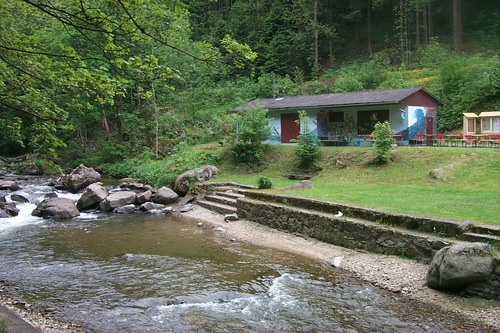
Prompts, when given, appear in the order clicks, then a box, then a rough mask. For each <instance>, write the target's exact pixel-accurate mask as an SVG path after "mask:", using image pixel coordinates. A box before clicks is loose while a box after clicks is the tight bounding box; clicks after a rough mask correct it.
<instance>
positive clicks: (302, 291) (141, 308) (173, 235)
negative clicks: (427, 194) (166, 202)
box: [0, 180, 470, 332]
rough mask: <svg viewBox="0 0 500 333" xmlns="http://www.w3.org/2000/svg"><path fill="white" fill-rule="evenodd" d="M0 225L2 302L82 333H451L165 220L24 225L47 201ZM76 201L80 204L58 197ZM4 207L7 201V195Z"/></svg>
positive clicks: (140, 217) (32, 190) (91, 217)
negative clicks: (5, 294)
mask: <svg viewBox="0 0 500 333" xmlns="http://www.w3.org/2000/svg"><path fill="white" fill-rule="evenodd" d="M21 191H22V192H23V193H28V195H29V197H30V203H25V204H21V205H18V207H19V208H20V209H21V211H20V215H19V216H17V217H13V218H5V219H0V254H1V255H0V280H3V281H4V282H6V283H8V284H9V285H10V286H11V287H10V288H9V296H10V297H12V298H14V299H18V300H22V301H23V302H26V303H28V304H30V305H31V306H32V307H33V308H36V309H39V310H41V311H42V310H44V309H45V310H46V311H47V312H50V313H51V315H52V316H54V318H56V319H57V320H60V321H63V322H71V323H74V324H77V325H80V326H82V327H84V328H86V329H88V330H89V331H91V332H374V331H377V332H423V331H426V332H453V331H457V330H458V329H460V328H464V327H468V325H470V324H468V323H466V322H463V320H462V319H461V318H459V317H458V316H453V315H450V314H445V313H442V312H439V311H436V309H433V308H426V307H422V306H419V305H417V306H416V304H415V303H412V302H410V301H408V299H406V298H404V297H402V296H400V295H396V294H393V293H390V292H387V291H384V290H381V289H378V288H376V287H374V286H372V285H370V284H367V283H364V282H362V281H359V280H356V279H354V278H352V277H350V276H349V275H348V274H347V273H345V272H343V271H342V270H332V269H330V268H328V267H324V266H323V265H320V264H319V263H317V262H314V261H312V260H309V259H306V258H303V257H300V256H295V255H292V254H289V253H285V252H279V251H276V250H271V249H266V248H260V247H255V246H250V245H248V244H244V243H240V242H231V241H230V240H229V239H227V238H225V237H220V235H219V234H220V231H218V230H212V229H211V228H205V227H200V226H198V224H197V223H196V221H194V220H190V219H185V218H180V217H176V216H171V215H167V216H165V215H161V216H158V215H148V214H131V215H112V214H107V213H106V214H105V213H100V212H90V213H84V214H82V215H81V216H80V217H78V218H75V219H72V220H65V221H52V220H43V219H41V218H37V217H32V216H31V215H30V213H31V211H32V210H33V209H34V208H35V206H36V203H37V202H38V201H40V200H41V197H42V196H43V195H44V194H45V193H47V192H53V191H54V189H52V188H51V187H49V186H46V185H44V183H43V181H41V180H38V181H36V182H33V181H31V182H28V183H25V184H23V185H22V190H21ZM58 195H59V196H66V197H70V198H74V199H75V200H77V199H78V195H74V194H70V193H63V192H59V193H58ZM7 199H9V196H7Z"/></svg>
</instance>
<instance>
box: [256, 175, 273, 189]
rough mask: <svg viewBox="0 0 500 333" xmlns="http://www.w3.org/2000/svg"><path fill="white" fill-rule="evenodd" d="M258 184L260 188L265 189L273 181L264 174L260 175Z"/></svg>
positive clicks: (269, 186) (271, 185)
mask: <svg viewBox="0 0 500 333" xmlns="http://www.w3.org/2000/svg"><path fill="white" fill-rule="evenodd" d="M258 184H259V188H260V189H267V188H271V187H273V181H272V180H271V178H268V177H266V176H260V177H259V180H258Z"/></svg>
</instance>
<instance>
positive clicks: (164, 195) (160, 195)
mask: <svg viewBox="0 0 500 333" xmlns="http://www.w3.org/2000/svg"><path fill="white" fill-rule="evenodd" d="M178 198H179V195H178V194H177V193H175V192H174V191H173V190H172V189H170V188H168V187H166V186H163V187H162V188H160V189H159V190H158V192H157V193H156V194H155V196H154V198H153V202H156V203H159V204H163V205H168V204H170V203H174V202H175V201H176V200H177V199H178Z"/></svg>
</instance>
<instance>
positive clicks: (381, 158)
mask: <svg viewBox="0 0 500 333" xmlns="http://www.w3.org/2000/svg"><path fill="white" fill-rule="evenodd" d="M390 134H391V125H390V124H389V122H388V121H384V122H383V123H381V122H377V123H376V124H375V130H374V131H373V133H372V137H373V139H374V140H375V142H374V143H373V146H374V147H375V152H376V154H377V163H381V164H384V163H387V162H389V157H390V150H391V145H392V144H393V143H394V139H393V138H392V137H391V135H390Z"/></svg>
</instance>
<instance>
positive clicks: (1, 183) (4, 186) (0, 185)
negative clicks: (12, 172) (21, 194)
mask: <svg viewBox="0 0 500 333" xmlns="http://www.w3.org/2000/svg"><path fill="white" fill-rule="evenodd" d="M0 190H11V191H17V190H19V185H17V183H16V182H15V181H13V180H0Z"/></svg>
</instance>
